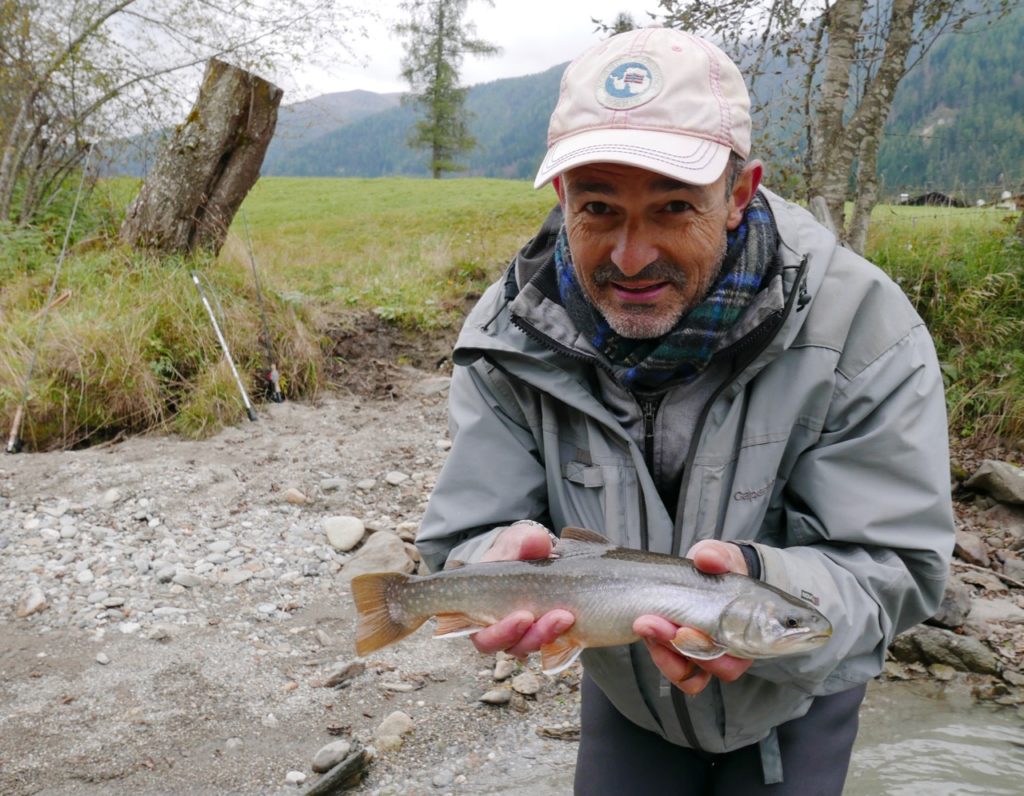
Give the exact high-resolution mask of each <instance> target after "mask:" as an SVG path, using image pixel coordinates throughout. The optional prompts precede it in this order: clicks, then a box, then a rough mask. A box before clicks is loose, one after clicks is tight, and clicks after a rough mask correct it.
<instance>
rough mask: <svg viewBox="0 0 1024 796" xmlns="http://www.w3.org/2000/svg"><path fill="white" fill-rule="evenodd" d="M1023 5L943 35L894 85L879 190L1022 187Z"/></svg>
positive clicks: (967, 193)
mask: <svg viewBox="0 0 1024 796" xmlns="http://www.w3.org/2000/svg"><path fill="white" fill-rule="evenodd" d="M1022 43H1024V9H1017V11H1016V12H1014V13H1013V14H1012V15H1011V16H1010V17H1008V18H1007V19H1005V20H1002V21H1001V22H999V23H998V24H996V25H995V26H993V27H991V28H986V29H984V30H983V31H981V32H976V33H970V32H969V33H960V34H955V35H950V36H946V37H945V38H944V39H942V40H941V41H939V42H938V43H937V44H936V45H935V47H933V48H932V50H931V52H930V53H928V55H927V56H926V57H925V60H924V62H923V63H922V64H920V65H919V66H918V68H917V69H915V70H914V71H913V72H911V73H910V74H909V75H908V76H907V77H906V78H904V80H903V82H902V83H901V84H900V87H899V89H898V90H897V92H896V100H895V103H894V105H893V112H892V116H891V117H890V119H889V124H888V125H887V128H886V135H885V140H884V141H883V143H882V147H881V150H880V152H879V163H878V167H879V174H880V176H881V178H882V185H883V191H885V192H888V193H890V194H893V193H899V192H900V191H911V192H914V191H924V190H938V191H943V192H946V193H958V194H960V196H961V198H964V199H966V200H967V201H969V202H971V203H973V202H974V201H975V200H976V199H985V200H986V201H990V200H992V199H995V198H998V196H999V193H1000V192H1001V191H1003V190H1008V191H1012V192H1014V193H1018V192H1021V191H1022V190H1024V57H1022V56H1021V45H1022Z"/></svg>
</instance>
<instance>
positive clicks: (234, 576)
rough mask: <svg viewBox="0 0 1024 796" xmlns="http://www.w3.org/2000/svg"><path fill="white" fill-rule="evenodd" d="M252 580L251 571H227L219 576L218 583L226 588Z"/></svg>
mask: <svg viewBox="0 0 1024 796" xmlns="http://www.w3.org/2000/svg"><path fill="white" fill-rule="evenodd" d="M250 578H252V571H251V570H248V569H229V570H228V571H227V572H225V573H224V574H222V575H221V576H220V582H221V583H223V584H225V585H227V586H238V585H240V584H242V583H245V582H246V581H247V580H249V579H250Z"/></svg>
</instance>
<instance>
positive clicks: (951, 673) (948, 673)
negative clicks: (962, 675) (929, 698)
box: [928, 663, 956, 682]
mask: <svg viewBox="0 0 1024 796" xmlns="http://www.w3.org/2000/svg"><path fill="white" fill-rule="evenodd" d="M928 673H929V674H930V675H931V676H932V677H934V678H935V679H936V680H941V681H942V682H949V681H950V680H952V679H953V678H954V677H956V669H954V668H953V667H952V666H947V665H946V664H944V663H933V664H932V665H931V666H929V667H928Z"/></svg>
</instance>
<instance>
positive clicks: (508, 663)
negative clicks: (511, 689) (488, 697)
mask: <svg viewBox="0 0 1024 796" xmlns="http://www.w3.org/2000/svg"><path fill="white" fill-rule="evenodd" d="M515 670H516V662H515V659H514V658H502V659H501V660H499V661H498V662H497V663H496V664H494V675H493V677H494V679H495V680H497V681H498V682H501V681H502V680H507V679H508V678H509V677H511V676H512V672H514V671H515Z"/></svg>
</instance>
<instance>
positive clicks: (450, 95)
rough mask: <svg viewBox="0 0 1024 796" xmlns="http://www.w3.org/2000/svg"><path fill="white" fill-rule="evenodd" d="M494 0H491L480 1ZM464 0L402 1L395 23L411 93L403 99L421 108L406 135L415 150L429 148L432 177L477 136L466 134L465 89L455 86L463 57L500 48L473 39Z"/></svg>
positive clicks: (453, 165) (448, 168)
mask: <svg viewBox="0 0 1024 796" xmlns="http://www.w3.org/2000/svg"><path fill="white" fill-rule="evenodd" d="M485 2H488V4H489V5H492V6H493V5H494V3H493V0H485ZM468 4H469V0H411V1H410V2H406V3H403V5H402V8H403V9H404V10H405V11H407V12H408V14H409V19H408V21H406V22H403V23H401V24H399V25H397V26H396V28H395V30H396V32H397V33H398V34H399V35H401V36H404V37H405V38H406V53H405V57H404V58H403V59H402V77H403V78H405V80H407V81H408V82H409V87H410V88H411V89H412V93H411V94H410V95H408V101H410V102H412V103H414V104H415V105H416V106H417V107H418V108H419V110H420V111H421V113H422V117H421V118H420V120H419V121H417V122H416V125H415V126H414V127H413V130H412V132H411V134H410V137H409V145H410V146H411V147H412V148H414V149H427V150H429V151H430V171H431V174H432V175H433V177H434V179H439V178H440V177H441V176H442V175H443V174H444V173H445V172H452V171H459V170H460V169H461V168H462V167H461V166H460V165H459V164H458V162H457V160H458V157H459V155H461V154H464V153H466V152H469V151H471V150H472V149H473V147H474V146H476V141H475V140H474V138H473V137H472V136H471V135H470V134H469V124H468V122H469V114H468V112H467V111H466V109H465V107H464V105H465V99H466V92H467V89H466V88H464V87H462V86H460V85H459V69H460V68H461V67H462V59H463V58H464V57H465V56H466V55H467V54H468V55H484V56H486V55H496V54H497V53H498V52H499V48H498V47H496V46H495V45H493V44H491V43H490V42H486V41H483V40H481V39H477V38H476V30H475V28H474V26H473V25H472V24H467V23H464V22H463V17H464V15H465V12H466V6H467V5H468Z"/></svg>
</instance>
